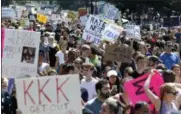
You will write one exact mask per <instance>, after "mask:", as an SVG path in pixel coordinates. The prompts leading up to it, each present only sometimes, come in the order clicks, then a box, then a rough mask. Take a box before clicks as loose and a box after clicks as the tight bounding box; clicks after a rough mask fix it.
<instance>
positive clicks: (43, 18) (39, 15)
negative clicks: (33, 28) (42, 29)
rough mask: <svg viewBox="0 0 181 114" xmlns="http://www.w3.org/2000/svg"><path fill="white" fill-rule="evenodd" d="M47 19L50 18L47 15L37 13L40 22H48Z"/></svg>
mask: <svg viewBox="0 0 181 114" xmlns="http://www.w3.org/2000/svg"><path fill="white" fill-rule="evenodd" d="M47 19H48V18H47V16H45V15H42V14H39V13H38V14H37V20H38V21H39V22H41V23H44V24H46V22H47Z"/></svg>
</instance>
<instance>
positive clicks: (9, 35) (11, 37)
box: [2, 29, 40, 78]
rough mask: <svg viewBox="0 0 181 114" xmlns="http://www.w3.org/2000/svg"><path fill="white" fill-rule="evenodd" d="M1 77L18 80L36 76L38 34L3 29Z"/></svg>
mask: <svg viewBox="0 0 181 114" xmlns="http://www.w3.org/2000/svg"><path fill="white" fill-rule="evenodd" d="M4 34H5V37H4V48H3V58H2V76H3V77H11V76H13V77H11V78H20V77H25V76H27V75H28V76H32V77H35V76H36V74H37V64H38V53H39V43H40V33H39V32H33V31H26V30H15V29H5V33H4Z"/></svg>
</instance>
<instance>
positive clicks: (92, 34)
mask: <svg viewBox="0 0 181 114" xmlns="http://www.w3.org/2000/svg"><path fill="white" fill-rule="evenodd" d="M107 25H108V24H107V23H106V22H105V21H103V20H102V19H100V18H98V17H96V16H93V15H89V19H88V21H87V23H86V27H85V29H84V33H83V37H82V38H83V39H84V40H86V41H87V42H92V43H94V44H95V45H99V44H100V42H101V38H102V32H103V31H104V29H105V27H106V26H107Z"/></svg>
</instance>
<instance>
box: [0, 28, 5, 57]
mask: <svg viewBox="0 0 181 114" xmlns="http://www.w3.org/2000/svg"><path fill="white" fill-rule="evenodd" d="M4 38H5V29H4V28H1V52H2V53H1V58H2V57H3V49H4Z"/></svg>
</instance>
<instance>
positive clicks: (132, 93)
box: [124, 72, 164, 110]
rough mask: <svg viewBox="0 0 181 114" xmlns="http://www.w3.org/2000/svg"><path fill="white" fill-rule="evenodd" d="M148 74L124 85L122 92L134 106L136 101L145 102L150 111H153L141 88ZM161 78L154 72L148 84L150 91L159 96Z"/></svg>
mask: <svg viewBox="0 0 181 114" xmlns="http://www.w3.org/2000/svg"><path fill="white" fill-rule="evenodd" d="M148 75H149V74H145V75H143V76H141V77H139V78H137V79H134V80H131V81H128V82H126V83H125V84H124V90H125V91H126V92H127V94H128V97H129V99H130V100H131V102H132V103H133V104H134V105H135V104H136V103H137V102H138V101H146V102H147V103H149V105H150V108H151V110H153V108H154V107H153V104H152V103H151V101H150V100H149V98H148V97H147V95H146V93H145V91H144V89H143V86H144V84H145V81H146V79H147V77H148ZM163 83H164V82H163V78H162V77H161V75H160V73H159V72H156V73H155V74H154V76H153V77H152V79H151V82H150V90H151V91H152V92H153V93H154V94H156V95H157V96H159V95H160V86H161V85H162V84H163Z"/></svg>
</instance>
